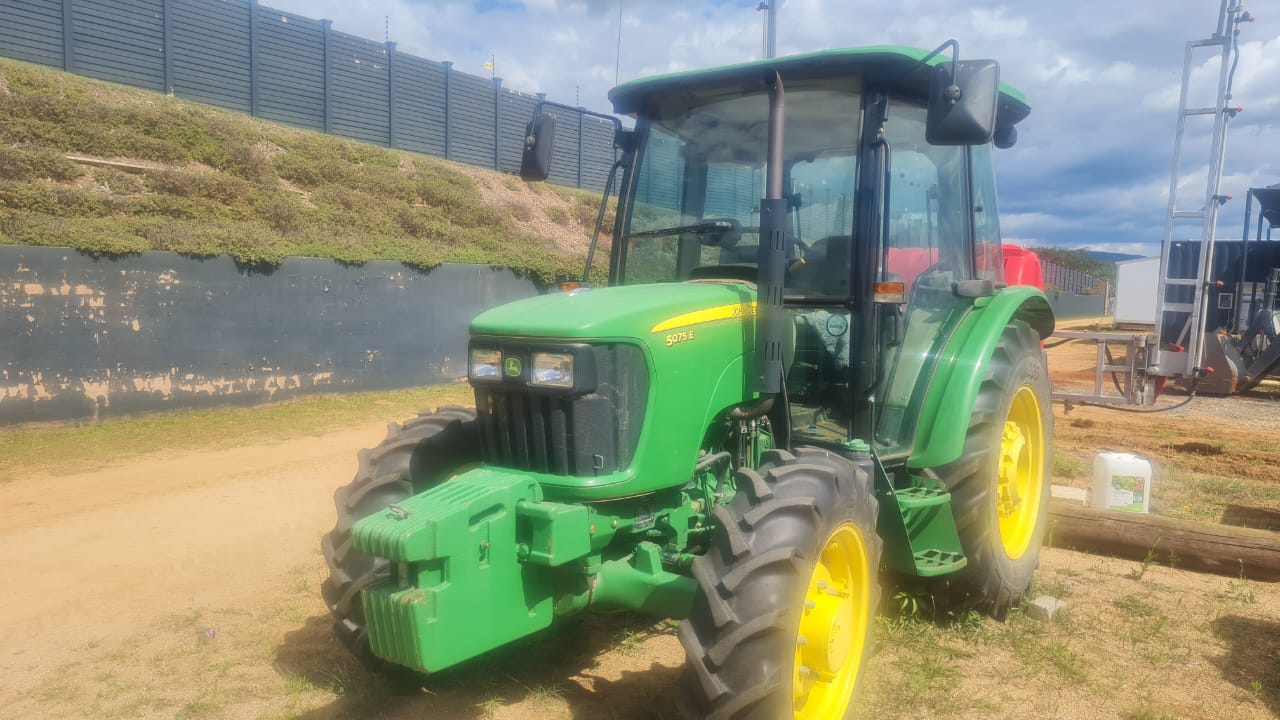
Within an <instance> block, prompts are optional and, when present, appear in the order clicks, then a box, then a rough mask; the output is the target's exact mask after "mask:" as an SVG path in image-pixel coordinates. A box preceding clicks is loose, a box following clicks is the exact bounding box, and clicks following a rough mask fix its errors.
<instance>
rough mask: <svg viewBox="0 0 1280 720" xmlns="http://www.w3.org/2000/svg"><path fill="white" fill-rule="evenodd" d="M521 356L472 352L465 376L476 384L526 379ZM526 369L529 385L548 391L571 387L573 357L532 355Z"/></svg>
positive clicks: (556, 354)
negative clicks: (476, 382)
mask: <svg viewBox="0 0 1280 720" xmlns="http://www.w3.org/2000/svg"><path fill="white" fill-rule="evenodd" d="M523 357H524V356H522V355H505V356H504V355H503V353H502V351H501V350H491V349H483V348H472V350H471V363H470V366H469V369H468V375H469V376H470V377H471V379H472V380H477V381H480V382H501V381H502V380H504V379H510V380H519V379H521V378H524V377H526V375H525V368H524V359H523ZM531 365H532V367H531V368H530V369H529V370H530V371H529V373H528V376H527V378H528V382H529V384H530V385H534V386H538V387H548V388H572V387H573V386H574V373H573V354H572V353H567V352H535V353H533V356H532V363H531Z"/></svg>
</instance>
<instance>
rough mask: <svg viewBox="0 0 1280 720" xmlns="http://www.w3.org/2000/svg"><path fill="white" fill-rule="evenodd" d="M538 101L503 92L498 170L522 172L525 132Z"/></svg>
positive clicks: (530, 97)
mask: <svg viewBox="0 0 1280 720" xmlns="http://www.w3.org/2000/svg"><path fill="white" fill-rule="evenodd" d="M537 105H538V99H537V98H536V97H534V96H532V95H526V94H524V93H518V92H513V91H511V90H503V91H502V93H501V95H500V96H499V100H498V107H499V108H500V109H499V123H500V125H501V128H500V130H499V133H498V140H499V149H498V169H499V170H501V171H502V172H510V173H518V172H520V158H521V156H522V155H523V153H524V137H525V135H524V132H525V129H526V126H527V125H528V124H529V120H530V119H531V118H532V117H533V110H534V108H535V107H537Z"/></svg>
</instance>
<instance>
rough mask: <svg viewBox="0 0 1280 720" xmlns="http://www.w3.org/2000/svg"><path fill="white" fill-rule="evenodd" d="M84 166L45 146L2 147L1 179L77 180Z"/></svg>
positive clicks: (0, 152)
mask: <svg viewBox="0 0 1280 720" xmlns="http://www.w3.org/2000/svg"><path fill="white" fill-rule="evenodd" d="M83 174H84V168H82V167H80V165H78V164H76V163H74V162H72V161H70V160H68V159H66V158H65V157H63V156H62V155H61V154H60V153H58V152H55V151H53V150H47V149H44V148H15V147H0V179H3V180H61V181H63V182H66V181H69V180H75V179H76V178H78V177H80V176H81V175H83Z"/></svg>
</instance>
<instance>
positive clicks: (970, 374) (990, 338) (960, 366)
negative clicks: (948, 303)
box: [907, 286, 1054, 468]
mask: <svg viewBox="0 0 1280 720" xmlns="http://www.w3.org/2000/svg"><path fill="white" fill-rule="evenodd" d="M1013 320H1021V321H1023V322H1025V323H1027V324H1028V325H1030V326H1031V327H1032V328H1033V329H1034V330H1035V331H1036V332H1038V333H1040V337H1041V338H1045V337H1048V336H1049V335H1051V334H1052V333H1053V328H1054V319H1053V310H1052V309H1051V308H1050V307H1049V301H1048V300H1047V299H1046V298H1045V296H1044V293H1043V292H1041V291H1040V290H1037V289H1036V288H1034V287H1027V286H1017V287H1007V288H1004V289H1002V290H1001V291H1000V292H998V293H996V294H995V295H993V296H991V297H985V298H979V299H977V300H976V301H974V303H973V310H972V311H971V312H970V313H969V314H968V316H967V317H966V318H965V319H964V321H963V322H962V323H961V325H960V327H959V328H957V329H956V332H955V334H954V335H952V337H951V341H950V342H949V343H947V346H946V348H944V349H943V351H942V357H941V358H939V360H938V366H937V370H936V371H935V372H934V375H933V381H932V383H930V386H929V391H928V393H927V394H926V395H925V400H924V405H923V406H922V409H921V416H920V421H919V422H918V423H917V424H916V442H915V449H914V450H913V451H912V453H911V456H910V457H909V458H908V459H907V465H908V466H909V467H912V468H930V467H937V466H939V465H944V464H946V463H949V462H951V461H953V460H956V459H957V458H959V457H960V454H961V452H962V451H963V450H964V440H965V436H966V435H967V434H968V430H969V418H970V417H971V416H972V414H973V407H974V403H975V402H976V401H977V399H978V390H979V388H980V387H981V386H982V380H983V378H984V377H985V376H986V373H987V365H988V363H990V361H991V355H992V353H993V352H994V351H995V349H996V345H997V344H998V343H999V342H1000V335H1001V334H1002V333H1003V332H1004V329H1005V327H1007V326H1008V324H1009V323H1010V322H1011V321H1013Z"/></svg>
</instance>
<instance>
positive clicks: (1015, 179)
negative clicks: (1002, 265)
mask: <svg viewBox="0 0 1280 720" xmlns="http://www.w3.org/2000/svg"><path fill="white" fill-rule="evenodd" d="M262 2H263V4H264V5H270V6H272V7H276V8H279V9H281V10H286V11H289V12H295V13H298V14H301V15H306V16H309V17H315V18H329V19H332V20H333V21H334V27H335V29H338V30H341V31H344V32H348V33H352V34H355V35H361V36H364V37H368V38H373V39H377V40H381V39H382V38H383V34H384V30H389V36H390V39H391V40H394V41H396V42H397V43H399V48H400V50H401V51H404V52H409V53H413V54H415V55H419V56H422V57H427V58H431V59H435V60H452V61H454V63H455V68H456V69H458V70H462V71H464V72H470V73H474V74H477V75H487V74H488V70H486V69H485V67H484V63H485V62H487V61H488V60H489V57H490V55H493V56H494V57H495V58H496V64H497V68H496V72H497V74H498V75H499V76H500V77H502V78H503V79H504V83H505V85H506V86H507V87H511V88H513V89H517V90H523V91H527V92H538V91H543V92H547V93H548V94H549V96H550V97H551V98H552V99H554V100H559V101H561V102H568V103H573V102H575V99H577V100H578V101H580V102H581V104H583V105H585V106H587V107H590V108H594V109H608V107H609V106H608V100H607V99H606V93H607V92H608V90H609V88H610V87H612V86H613V84H614V79H615V73H616V76H617V78H618V79H620V80H622V81H626V80H628V79H631V78H635V77H640V76H644V75H649V74H653V73H657V72H668V71H673V70H684V69H692V68H700V67H710V66H713V65H719V64H724V63H730V62H740V61H744V60H751V59H755V58H757V57H759V56H760V52H761V28H762V23H761V20H762V15H763V13H760V12H757V11H756V10H755V6H756V4H757V2H756V0H721V1H719V2H716V1H703V2H698V1H697V0H621V2H622V6H621V11H622V12H621V19H622V29H623V34H622V44H621V52H620V53H618V52H616V51H617V37H618V21H619V0H473V1H468V0H262ZM781 2H782V5H781V6H780V10H779V27H778V50H779V54H787V53H793V52H802V51H809V50H818V49H823V48H832V47H846V46H851V45H869V44H882V43H893V44H903V45H915V46H919V47H929V48H932V47H934V46H936V45H938V44H939V43H941V42H942V41H943V40H946V39H947V38H950V37H954V38H956V39H957V40H959V42H960V47H961V49H962V50H963V54H964V55H965V56H968V57H993V58H995V59H997V60H999V61H1000V62H1001V72H1002V78H1003V79H1004V80H1005V81H1006V82H1009V83H1010V84H1012V85H1014V86H1015V87H1017V88H1019V89H1020V90H1022V91H1024V92H1025V93H1026V94H1027V95H1028V97H1029V98H1030V100H1031V104H1032V114H1031V117H1029V118H1028V119H1027V120H1026V121H1025V122H1024V123H1023V124H1022V125H1021V126H1020V128H1019V141H1018V144H1017V146H1015V147H1014V148H1013V149H1011V150H1007V151H1001V152H998V153H997V154H996V158H997V160H996V162H997V171H998V173H999V187H1000V210H1001V216H1002V224H1003V230H1004V235H1005V238H1006V240H1010V241H1017V242H1023V243H1025V244H1030V245H1057V246H1062V247H1088V248H1092V249H1101V250H1111V251H1116V252H1130V253H1136V254H1157V253H1158V252H1159V242H1160V240H1161V238H1162V237H1163V232H1164V213H1165V209H1166V205H1167V202H1168V191H1169V170H1170V168H1171V163H1172V156H1173V137H1174V125H1175V121H1176V108H1177V101H1178V88H1179V82H1180V79H1181V78H1180V72H1181V69H1182V58H1183V52H1184V44H1185V41H1187V40H1190V39H1198V38H1202V37H1207V36H1208V35H1209V34H1210V33H1211V32H1212V30H1213V26H1214V23H1215V21H1216V19H1217V12H1218V0H1129V1H1128V2H1124V3H1120V2H1115V1H1114V0H1105V1H1104V0H1074V1H1073V2H1069V3H1065V2H1056V1H1054V2H1050V1H1047V0H1024V2H985V1H975V2H967V3H958V2H955V1H954V0H900V1H899V2H895V3H883V2H870V1H869V0H856V1H852V0H781ZM1246 7H1249V8H1250V9H1251V10H1253V11H1256V12H1258V13H1260V14H1261V15H1262V17H1260V18H1259V19H1258V20H1257V22H1254V23H1251V24H1248V25H1245V26H1243V29H1242V33H1241V50H1242V56H1241V60H1240V66H1239V70H1238V71H1237V73H1236V79H1235V94H1234V98H1233V102H1234V103H1236V104H1239V105H1242V106H1244V107H1245V112H1244V113H1242V114H1241V115H1239V116H1238V117H1237V119H1236V120H1235V121H1233V123H1232V126H1231V135H1230V139H1229V142H1228V154H1227V160H1226V169H1225V172H1224V184H1223V191H1224V192H1225V193H1228V194H1231V195H1234V196H1235V197H1236V198H1237V200H1236V201H1235V202H1232V203H1229V204H1228V205H1227V206H1226V207H1225V208H1224V209H1223V210H1222V213H1221V218H1220V223H1219V237H1220V238H1224V239H1238V238H1239V237H1240V224H1241V220H1242V218H1243V213H1244V208H1243V202H1242V200H1243V196H1244V192H1245V190H1246V189H1247V188H1248V187H1250V186H1256V185H1270V184H1274V183H1280V6H1277V5H1276V4H1274V3H1261V2H1259V3H1255V4H1254V5H1253V6H1252V7H1251V6H1250V5H1248V4H1246ZM1268 13H1270V14H1268ZM384 23H385V24H384ZM1196 59H1197V63H1196V70H1195V72H1194V73H1193V78H1194V80H1195V82H1194V83H1193V88H1194V90H1193V93H1195V94H1194V95H1193V98H1194V97H1197V96H1198V97H1201V98H1205V99H1206V100H1205V101H1206V102H1207V99H1208V98H1211V96H1212V93H1213V89H1214V83H1215V82H1216V66H1217V61H1216V58H1214V57H1213V55H1212V53H1211V52H1205V51H1202V52H1201V53H1200V54H1197V55H1196ZM1209 128H1210V124H1209V123H1208V122H1207V121H1205V122H1195V121H1190V123H1189V125H1188V134H1187V142H1186V143H1185V145H1184V151H1183V152H1184V162H1183V168H1184V182H1183V187H1184V188H1185V190H1184V191H1183V193H1184V194H1183V195H1180V198H1181V197H1185V198H1187V201H1186V202H1180V205H1182V206H1184V207H1186V208H1187V209H1194V206H1198V205H1199V204H1200V203H1199V202H1195V201H1193V199H1192V196H1198V195H1199V194H1201V193H1203V183H1204V181H1203V177H1204V169H1205V166H1206V165H1207V162H1208V157H1209V148H1208V136H1209ZM1197 170H1198V171H1199V175H1198V176H1197ZM1197 178H1198V179H1197ZM1187 237H1190V231H1189V230H1188V231H1187Z"/></svg>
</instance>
